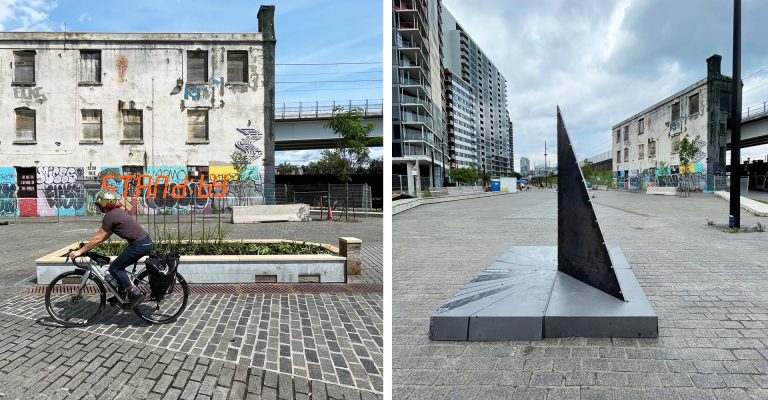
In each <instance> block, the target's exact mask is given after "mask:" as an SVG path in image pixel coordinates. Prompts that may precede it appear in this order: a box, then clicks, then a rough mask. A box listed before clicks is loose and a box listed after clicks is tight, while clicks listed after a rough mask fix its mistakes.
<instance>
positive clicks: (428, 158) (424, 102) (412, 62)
mask: <svg viewBox="0 0 768 400" xmlns="http://www.w3.org/2000/svg"><path fill="white" fill-rule="evenodd" d="M392 12H393V17H392V23H393V27H392V34H393V35H394V36H393V38H392V39H393V40H392V82H393V93H392V173H393V174H394V175H400V176H401V177H405V179H406V180H407V182H408V192H409V193H410V194H412V195H415V194H417V193H420V192H421V189H422V187H425V188H426V187H430V186H432V187H435V186H437V187H439V186H442V183H443V180H444V179H445V175H446V173H445V171H446V169H447V166H448V162H449V160H448V141H447V135H446V134H445V130H446V122H445V120H444V118H443V113H444V99H443V96H444V93H443V67H442V59H443V54H442V51H443V46H442V38H441V33H442V30H441V15H440V13H441V4H440V1H439V0H394V1H393V11H392Z"/></svg>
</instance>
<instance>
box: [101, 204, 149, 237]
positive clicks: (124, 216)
mask: <svg viewBox="0 0 768 400" xmlns="http://www.w3.org/2000/svg"><path fill="white" fill-rule="evenodd" d="M101 229H104V230H105V231H107V232H109V233H114V234H115V235H117V236H120V237H121V238H123V239H125V240H127V241H128V243H133V242H135V241H137V240H141V239H144V238H145V237H146V236H147V235H148V233H147V231H145V230H144V228H142V227H141V225H139V224H137V223H136V221H134V220H133V218H131V216H130V215H128V213H127V212H125V211H123V209H122V208H113V209H112V210H109V211H107V213H106V214H104V220H103V221H102V222H101Z"/></svg>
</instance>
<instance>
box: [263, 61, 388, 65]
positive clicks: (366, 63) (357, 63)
mask: <svg viewBox="0 0 768 400" xmlns="http://www.w3.org/2000/svg"><path fill="white" fill-rule="evenodd" d="M372 64H384V63H383V62H381V61H375V62H339V63H275V65H289V66H292V65H372Z"/></svg>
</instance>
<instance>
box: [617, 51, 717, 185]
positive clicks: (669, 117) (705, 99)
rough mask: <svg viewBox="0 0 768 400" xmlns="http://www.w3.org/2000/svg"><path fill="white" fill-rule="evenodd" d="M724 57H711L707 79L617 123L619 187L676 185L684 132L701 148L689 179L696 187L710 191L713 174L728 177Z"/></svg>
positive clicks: (693, 161) (713, 180)
mask: <svg viewBox="0 0 768 400" xmlns="http://www.w3.org/2000/svg"><path fill="white" fill-rule="evenodd" d="M720 61H721V57H720V56H719V55H717V54H715V55H713V56H712V57H710V58H708V59H707V76H706V77H705V78H704V79H702V80H700V81H698V82H696V83H694V84H692V85H690V86H688V87H686V88H685V89H683V90H681V91H679V92H677V93H675V94H673V95H672V96H669V97H667V98H666V99H664V100H662V101H660V102H658V103H656V104H654V105H653V106H651V107H648V108H646V109H645V110H643V111H641V112H639V113H637V114H635V115H633V116H631V117H629V118H627V119H625V120H623V121H621V122H620V123H618V124H616V125H614V126H613V128H612V140H611V142H612V143H613V146H612V147H613V150H612V152H611V154H612V157H615V158H614V163H613V165H614V167H613V176H614V180H615V183H616V184H617V187H619V188H625V189H634V190H639V189H641V188H645V187H647V186H649V185H659V184H661V185H671V186H675V185H676V184H677V182H679V180H680V179H681V175H680V172H681V171H680V157H679V149H680V141H681V140H682V139H683V138H684V137H686V136H687V137H688V139H689V140H691V141H693V142H694V144H695V145H696V147H697V148H698V150H699V151H698V153H697V155H696V156H695V157H694V158H693V160H692V163H693V171H692V174H690V175H688V177H687V178H686V179H690V180H692V184H693V188H695V189H699V190H712V189H713V186H714V184H715V177H717V176H725V162H726V160H725V145H726V133H727V132H726V123H727V118H728V116H729V115H730V112H731V78H729V77H727V76H724V75H722V74H721V73H720ZM697 137H698V139H697ZM688 172H691V171H688Z"/></svg>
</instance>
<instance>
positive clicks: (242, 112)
mask: <svg viewBox="0 0 768 400" xmlns="http://www.w3.org/2000/svg"><path fill="white" fill-rule="evenodd" d="M3 35H4V36H3V38H4V39H6V40H4V41H2V42H0V43H3V44H2V45H1V46H0V47H1V48H0V65H3V66H4V67H3V68H0V82H1V83H2V84H0V105H1V106H0V159H2V161H0V165H5V166H30V167H33V166H88V165H96V166H121V165H137V166H139V165H157V166H159V165H163V166H165V165H180V166H186V165H216V164H221V163H223V164H228V163H229V159H230V154H231V153H232V152H234V151H235V150H236V148H235V142H236V141H238V140H241V139H243V138H244V135H243V134H242V133H240V132H238V130H237V129H238V128H241V129H242V128H252V129H256V130H258V131H259V132H260V133H262V138H261V139H259V140H258V141H256V142H254V145H255V146H256V147H257V148H259V149H260V150H261V151H262V152H264V138H263V136H264V133H265V111H264V107H265V104H264V103H265V101H264V99H265V81H264V79H265V74H264V63H265V61H264V55H263V51H262V50H263V49H262V38H261V36H262V34H261V33H247V34H97V33H91V34H86V33H82V34H72V33H70V34H67V40H66V42H65V41H64V40H63V38H64V37H63V34H61V33H47V34H39V33H23V34H22V33H19V34H7V33H6V34H3ZM14 50H34V51H35V52H36V55H35V84H34V86H16V85H12V84H11V82H12V81H13V78H14V76H13V72H14V71H13V68H9V66H12V65H13V62H14ZM80 50H100V51H101V83H100V84H98V85H83V84H80V78H79V75H80ZM190 50H205V51H207V52H208V55H207V58H208V59H207V63H208V81H207V82H201V83H200V84H189V82H188V80H187V66H188V64H187V61H188V60H187V52H188V51H190ZM229 51H245V52H247V64H248V72H247V77H248V79H247V81H246V82H244V83H241V84H229V83H228V82H227V52H229ZM178 79H181V80H182V83H183V85H182V87H181V88H180V91H179V93H177V94H170V93H171V91H172V90H173V89H174V88H175V87H176V86H177V80H178ZM271 79H273V78H271ZM269 84H271V85H273V84H274V82H269ZM17 107H28V108H30V109H33V110H35V111H36V144H14V140H15V137H16V135H15V125H16V115H15V112H14V109H15V108H17ZM121 108H122V109H130V108H134V109H137V110H142V114H143V124H142V125H143V128H142V130H143V140H142V141H125V140H124V138H123V118H122V112H121ZM82 109H100V110H102V137H103V139H102V142H101V143H87V142H85V141H83V126H82V125H83V124H82V117H81V110H82ZM189 109H205V110H209V111H208V141H207V143H196V144H191V143H190V141H189V140H188V131H187V129H188V116H187V115H188V111H187V110H189ZM263 158H264V156H263V155H262V156H261V157H260V158H259V159H257V160H256V161H254V164H256V165H258V166H261V164H262V161H263Z"/></svg>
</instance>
